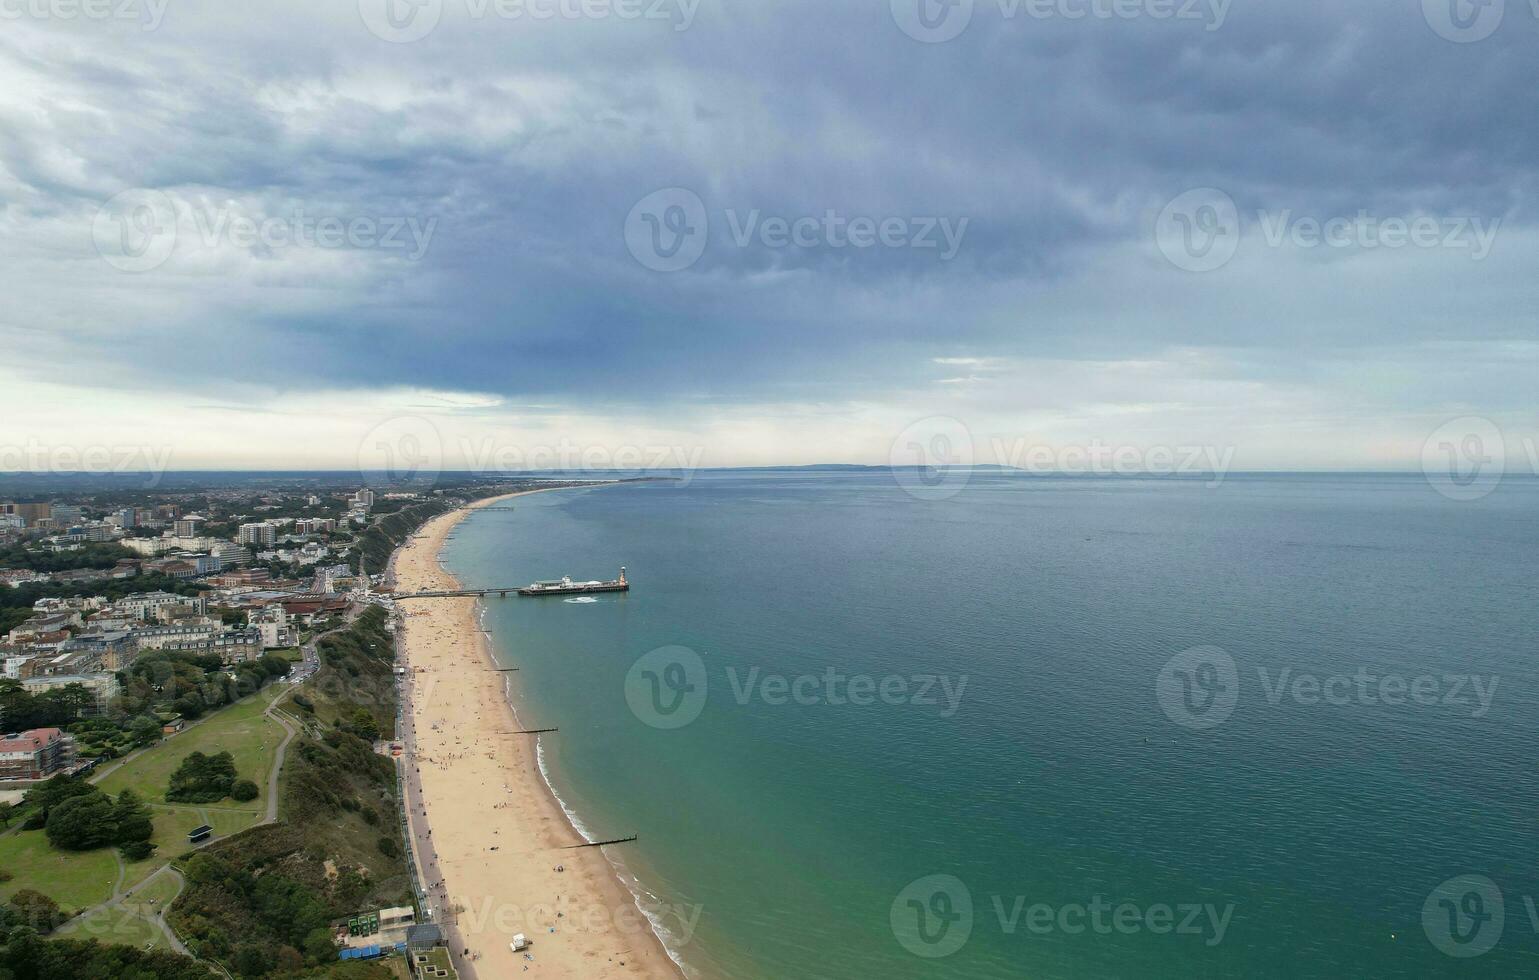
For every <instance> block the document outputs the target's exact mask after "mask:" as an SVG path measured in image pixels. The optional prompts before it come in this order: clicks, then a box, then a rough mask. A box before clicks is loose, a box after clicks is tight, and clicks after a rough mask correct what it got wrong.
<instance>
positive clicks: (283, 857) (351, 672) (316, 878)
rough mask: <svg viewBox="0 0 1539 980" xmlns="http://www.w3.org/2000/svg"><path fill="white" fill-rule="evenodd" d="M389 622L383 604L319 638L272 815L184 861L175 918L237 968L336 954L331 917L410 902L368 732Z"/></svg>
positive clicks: (388, 658)
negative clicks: (272, 819)
mask: <svg viewBox="0 0 1539 980" xmlns="http://www.w3.org/2000/svg"><path fill="white" fill-rule="evenodd" d="M384 624H385V615H384V612H383V611H382V610H379V609H370V610H368V611H367V612H365V613H364V614H363V615H362V616H360V617H359V618H358V620H357V621H356V622H355V623H354V624H353V625H352V626H350V627H349V628H348V629H346V630H344V631H342V632H341V633H337V634H334V635H332V636H329V637H326V638H325V639H323V640H322V641H321V642H320V643H319V644H318V645H317V646H318V650H319V652H320V658H321V669H320V670H319V671H318V672H317V674H316V676H315V677H314V678H313V679H312V680H311V682H310V683H308V684H306V685H305V688H304V690H303V691H301V692H296V693H295V695H294V696H293V704H294V711H293V712H292V717H294V718H296V719H297V720H298V721H300V722H301V723H302V724H303V725H304V732H303V734H301V735H299V736H298V737H296V738H295V739H294V741H293V742H292V743H291V744H290V746H289V751H288V757H287V760H286V761H285V763H284V773H283V780H282V785H281V798H280V802H279V821H278V823H276V824H272V825H270V826H265V827H258V828H255V829H253V830H251V831H248V832H247V833H244V834H240V835H239V836H236V837H232V838H230V839H229V840H225V841H221V842H219V843H218V844H215V845H213V846H212V847H209V848H207V849H206V850H204V851H203V852H200V853H199V854H198V855H197V856H195V857H192V858H191V859H190V860H187V861H185V862H184V863H183V867H184V871H185V873H186V875H187V881H188V889H187V892H186V893H185V894H184V895H183V896H182V898H181V899H180V900H179V901H178V902H177V904H176V906H175V908H174V909H173V912H172V916H171V919H172V923H173V924H174V925H175V926H176V928H177V929H178V930H179V931H180V932H181V933H182V935H183V936H185V937H187V939H188V945H189V947H192V948H195V949H196V950H197V951H198V952H199V954H200V955H204V956H208V957H211V958H215V959H218V960H219V961H220V962H221V963H223V964H224V965H225V966H226V967H228V968H229V969H230V970H231V971H232V972H233V973H236V974H238V975H245V976H256V975H260V973H261V972H263V971H270V970H274V969H280V968H287V969H291V970H292V969H301V968H303V967H306V966H309V967H318V966H321V965H323V964H325V963H327V962H329V960H330V959H331V958H334V954H333V953H332V952H331V948H330V937H329V932H328V931H327V930H326V929H325V928H324V927H325V925H326V923H328V922H329V921H331V920H333V919H336V918H339V917H341V916H345V915H348V914H350V913H353V912H357V911H360V910H362V909H366V908H377V907H379V906H382V905H397V904H408V905H409V904H411V901H412V897H411V886H410V878H409V876H408V874H407V870H406V866H405V863H404V860H403V857H402V853H401V847H400V843H401V842H400V831H399V824H398V822H397V816H396V814H397V802H396V795H395V793H396V772H395V763H394V762H393V761H392V760H391V759H389V758H387V757H385V756H382V755H380V754H378V753H376V752H375V751H374V749H373V744H372V741H371V739H372V737H373V735H374V734H375V730H376V729H380V728H382V727H383V726H382V723H385V722H388V723H389V724H390V725H393V723H394V715H395V689H394V685H393V674H392V671H391V664H392V659H393V653H392V639H391V636H390V634H389V633H387V632H386V631H385V629H384ZM382 841H383V842H384V843H383V844H382ZM195 943H196V945H194V944H195ZM380 975H381V976H384V975H386V974H383V973H382V974H380Z"/></svg>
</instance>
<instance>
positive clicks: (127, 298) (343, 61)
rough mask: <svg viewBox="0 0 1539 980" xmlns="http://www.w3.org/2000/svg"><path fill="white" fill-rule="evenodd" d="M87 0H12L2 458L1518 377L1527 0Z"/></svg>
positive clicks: (1274, 398) (1369, 424)
mask: <svg viewBox="0 0 1539 980" xmlns="http://www.w3.org/2000/svg"><path fill="white" fill-rule="evenodd" d="M95 2H96V0H5V2H4V3H3V4H0V17H3V18H4V19H5V20H6V23H5V24H4V25H3V30H0V276H3V287H4V289H3V295H4V301H3V302H0V344H3V347H0V349H3V351H4V356H3V357H0V443H3V444H4V445H5V446H6V447H8V450H7V451H8V452H9V454H10V458H11V459H15V458H17V454H18V452H20V451H21V450H19V449H18V448H17V447H21V448H22V449H25V450H29V451H32V452H34V453H36V452H43V453H46V452H49V451H53V450H57V449H58V448H59V447H72V448H74V449H84V448H90V447H111V448H114V449H115V450H118V451H121V450H122V449H123V448H124V447H136V446H144V447H148V448H149V449H150V450H152V451H169V452H170V453H171V456H170V459H169V465H170V466H172V467H173V468H203V467H250V468H260V467H276V466H281V467H325V468H347V467H352V466H355V465H356V464H357V462H358V461H359V459H360V447H362V451H363V454H364V458H366V459H373V458H374V457H372V456H370V454H371V453H373V452H374V451H375V447H377V446H378V445H379V444H380V443H381V442H382V441H385V442H390V441H395V442H399V441H400V439H402V438H403V437H410V438H411V439H413V440H415V441H414V442H413V443H412V445H422V444H424V443H431V444H432V445H431V451H432V452H435V453H437V454H439V456H440V457H441V462H442V465H443V466H445V467H456V468H457V467H459V466H461V465H476V464H478V463H485V464H490V465H499V464H511V465H517V464H519V463H520V462H522V461H526V460H538V459H540V458H542V457H541V453H545V454H546V455H545V456H544V457H543V458H544V459H546V460H547V461H548V460H550V459H552V458H555V457H554V455H553V454H558V453H560V452H561V451H563V450H562V447H566V449H565V451H566V452H568V453H570V452H572V451H574V450H573V447H575V448H576V450H577V451H586V452H588V453H589V454H590V455H589V461H591V462H603V461H605V459H606V454H607V455H608V456H613V455H614V454H615V453H617V452H620V451H622V450H624V451H630V452H632V453H634V452H636V451H641V452H643V453H646V454H649V455H652V456H655V455H657V454H659V453H662V452H665V451H667V452H674V453H679V452H683V453H687V454H691V455H693V456H694V460H693V461H694V462H696V463H698V464H700V465H743V464H759V463H776V462H784V463H814V462H835V461H837V462H865V463H883V462H887V461H889V460H890V459H893V458H894V456H893V454H894V452H895V451H896V452H897V453H898V458H899V459H900V461H908V460H907V458H906V457H905V456H904V453H905V452H907V449H906V448H905V447H908V446H911V445H914V444H915V443H916V440H914V439H912V438H911V436H912V435H913V434H914V433H915V432H920V433H923V434H924V437H923V438H920V439H918V440H917V443H918V444H921V445H926V446H929V445H932V444H933V443H932V442H931V441H930V439H929V434H931V433H933V432H942V433H944V434H946V435H947V439H948V441H947V443H946V445H948V446H952V447H953V448H955V447H956V446H957V444H958V441H959V440H966V441H967V442H968V444H969V446H970V449H968V450H967V452H966V454H965V455H968V456H969V457H970V458H972V459H974V460H976V461H980V462H996V461H997V462H1012V461H1014V460H1012V459H1010V458H1002V457H1009V456H1011V455H1012V454H1014V453H1019V452H1020V451H1021V449H1022V447H1026V446H1039V445H1040V446H1048V447H1052V448H1053V451H1054V452H1062V451H1063V450H1064V448H1065V447H1072V446H1090V445H1098V444H1099V445H1107V446H1113V447H1124V446H1125V447H1134V448H1136V449H1138V450H1139V451H1140V452H1145V451H1148V450H1149V449H1151V448H1154V447H1160V446H1164V447H1187V446H1207V447H1216V448H1218V449H1221V450H1222V449H1229V450H1232V451H1233V462H1232V464H1231V465H1232V466H1233V467H1235V468H1241V469H1268V468H1340V467H1347V468H1359V467H1360V468H1371V467H1397V468H1401V467H1415V466H1416V465H1418V461H1419V460H1420V459H1421V458H1422V453H1423V448H1424V446H1425V445H1426V444H1427V442H1428V440H1429V438H1433V433H1434V432H1436V431H1438V430H1439V427H1440V426H1444V424H1445V423H1447V422H1448V421H1449V420H1451V419H1458V418H1461V417H1467V416H1475V417H1479V418H1481V419H1486V420H1489V421H1490V424H1491V425H1494V426H1495V427H1496V428H1497V430H1498V431H1500V432H1501V433H1503V434H1504V435H1505V437H1506V438H1507V440H1508V446H1509V451H1511V447H1512V446H1513V444H1514V443H1515V442H1517V441H1521V440H1523V439H1526V438H1530V437H1532V436H1533V434H1534V432H1535V431H1536V422H1539V413H1536V410H1535V390H1536V384H1535V379H1536V370H1535V369H1536V367H1539V330H1536V320H1535V313H1536V311H1539V230H1536V227H1535V191H1536V189H1539V182H1536V173H1539V126H1536V125H1535V120H1536V119H1539V17H1536V9H1539V0H1534V3H1532V4H1531V3H1530V2H1529V0H1506V2H1505V4H1503V3H1502V0H1495V2H1494V3H1492V4H1489V5H1487V6H1483V7H1482V6H1474V5H1472V4H1470V3H1469V2H1468V0H1425V2H1422V0H1355V2H1352V3H1342V2H1340V0H1336V2H1329V3H1327V2H1323V0H1321V2H1316V0H1287V2H1283V0H1265V2H1263V0H1233V3H1232V4H1230V3H1226V2H1224V0H1196V2H1193V0H1094V2H1093V0H1020V2H1019V3H1016V2H1015V0H951V4H950V5H949V6H948V5H946V4H944V3H941V2H940V0H805V2H803V0H775V2H746V0H734V2H725V0H698V2H696V0H610V2H604V0H501V3H498V2H497V0H410V2H408V0H338V2H335V3H330V2H328V3H325V4H319V3H315V2H314V0H305V2H292V3H290V2H277V0H265V2H263V3H261V4H228V3H213V2H180V0H112V2H110V3H107V4H105V5H103V6H101V7H95V8H94V9H93V4H94V3H95ZM1079 14H1083V15H1084V16H1076V15H1079ZM103 15H105V16H103ZM951 420H955V422H953V421H951ZM1460 424H1461V425H1467V423H1460ZM403 433H404V434H405V435H404V436H403ZM382 434H383V435H382ZM895 447H896V450H895ZM6 462H7V460H6V459H5V458H0V469H5V468H10V467H7V466H6Z"/></svg>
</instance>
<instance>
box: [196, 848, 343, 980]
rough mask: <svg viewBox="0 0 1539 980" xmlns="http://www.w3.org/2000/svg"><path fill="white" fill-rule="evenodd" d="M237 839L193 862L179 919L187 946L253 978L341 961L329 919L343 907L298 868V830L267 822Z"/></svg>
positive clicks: (201, 854) (198, 855)
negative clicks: (264, 825) (334, 903)
mask: <svg viewBox="0 0 1539 980" xmlns="http://www.w3.org/2000/svg"><path fill="white" fill-rule="evenodd" d="M231 844H232V845H233V846H227V847H225V848H221V849H219V850H217V851H213V850H210V851H201V852H199V853H198V854H197V855H196V856H195V857H193V859H192V860H191V861H189V862H188V863H187V867H186V877H187V892H186V894H185V895H184V896H183V899H182V901H180V902H179V903H178V904H177V907H176V913H175V919H176V924H177V928H178V930H179V931H180V932H182V934H183V935H184V936H186V937H187V943H188V946H189V948H192V949H194V950H195V951H196V952H197V953H198V954H199V955H200V956H207V957H212V958H215V959H218V960H221V961H223V962H224V963H225V964H226V965H228V966H230V967H231V968H232V969H233V970H234V971H235V972H236V973H238V974H241V975H243V976H253V977H255V976H262V975H264V974H266V973H269V972H271V971H274V970H280V969H283V970H300V969H302V968H303V967H304V966H306V965H307V964H308V965H316V964H330V963H334V962H336V947H335V946H334V945H333V943H332V938H331V929H330V928H329V926H328V923H329V922H330V921H331V920H332V919H333V918H335V917H336V916H337V915H338V914H340V913H339V911H338V909H337V907H335V906H334V905H333V904H332V903H331V902H330V901H328V898H327V895H326V894H325V891H324V888H323V887H317V885H316V884H312V883H307V882H305V881H302V880H300V878H299V876H298V875H297V874H295V873H294V872H295V871H297V870H298V867H299V865H298V864H296V863H294V862H295V861H296V859H299V858H302V856H303V854H302V842H301V840H300V839H299V837H298V835H297V832H296V831H295V830H293V829H291V828H284V827H272V828H261V829H259V830H257V831H249V832H248V833H247V834H243V835H242V836H241V838H240V839H239V843H238V844H237V843H235V842H233V841H232V842H231ZM310 863H311V864H313V863H314V862H310ZM257 869H260V872H261V873H256V871H257Z"/></svg>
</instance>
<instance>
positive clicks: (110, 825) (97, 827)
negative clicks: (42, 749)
mask: <svg viewBox="0 0 1539 980" xmlns="http://www.w3.org/2000/svg"><path fill="white" fill-rule="evenodd" d="M93 788H94V787H93ZM44 831H45V832H46V833H47V834H48V842H49V843H50V844H52V845H53V846H54V847H57V848H61V849H62V850H66V851H89V850H91V849H92V848H96V847H102V846H105V845H107V844H111V843H113V842H114V841H116V840H117V835H118V823H117V814H116V808H115V807H114V806H113V805H112V801H111V800H110V799H108V798H107V794H106V793H103V792H101V791H99V790H98V791H97V792H95V793H92V794H91V795H89V796H75V797H71V798H70V799H67V800H65V801H64V802H63V803H60V804H58V805H57V806H54V807H53V808H51V809H50V810H49V811H48V823H47V824H46V825H45V826H44Z"/></svg>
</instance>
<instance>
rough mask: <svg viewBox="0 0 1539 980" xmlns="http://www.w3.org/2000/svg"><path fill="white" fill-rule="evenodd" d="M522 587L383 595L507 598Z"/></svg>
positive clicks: (392, 597)
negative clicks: (491, 596) (510, 593)
mask: <svg viewBox="0 0 1539 980" xmlns="http://www.w3.org/2000/svg"><path fill="white" fill-rule="evenodd" d="M522 588H524V586H522V585H509V586H498V587H496V588H491V589H444V590H441V591H437V592H396V593H388V592H387V593H383V595H385V596H387V597H388V598H391V599H459V598H462V597H466V596H489V595H495V596H498V597H500V598H503V599H506V598H507V597H508V593H509V592H512V593H514V594H517V593H518V590H519V589H522Z"/></svg>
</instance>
